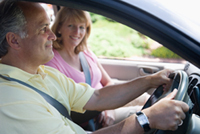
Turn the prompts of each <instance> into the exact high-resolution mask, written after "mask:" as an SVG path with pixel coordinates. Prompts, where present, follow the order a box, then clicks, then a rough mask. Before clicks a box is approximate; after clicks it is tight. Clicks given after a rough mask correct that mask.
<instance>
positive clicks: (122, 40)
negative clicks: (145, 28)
mask: <svg viewBox="0 0 200 134" xmlns="http://www.w3.org/2000/svg"><path fill="white" fill-rule="evenodd" d="M90 15H91V19H92V22H93V25H92V32H91V35H90V37H89V40H88V44H89V47H90V49H91V50H92V51H93V52H94V53H95V54H96V55H97V56H106V57H131V56H144V55H145V56H148V55H149V56H150V55H152V56H154V57H160V58H180V57H179V56H178V55H176V54H174V53H173V52H172V51H170V50H168V49H166V48H164V47H161V48H158V49H156V50H153V52H151V49H149V48H150V44H152V42H153V40H151V39H150V38H148V37H146V36H145V35H143V34H141V33H139V32H137V31H135V30H133V29H132V28H129V27H127V26H125V25H123V24H120V23H117V22H115V21H113V20H111V19H109V18H106V17H103V16H101V15H97V14H94V13H90ZM147 52H148V53H147Z"/></svg>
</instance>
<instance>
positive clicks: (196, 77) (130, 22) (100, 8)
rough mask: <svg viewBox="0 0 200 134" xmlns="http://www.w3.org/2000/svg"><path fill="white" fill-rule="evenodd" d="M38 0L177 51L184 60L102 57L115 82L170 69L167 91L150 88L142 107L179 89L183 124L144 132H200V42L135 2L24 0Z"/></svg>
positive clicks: (147, 133) (153, 133) (177, 97)
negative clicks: (104, 21)
mask: <svg viewBox="0 0 200 134" xmlns="http://www.w3.org/2000/svg"><path fill="white" fill-rule="evenodd" d="M26 1H33V2H40V3H47V4H52V5H54V6H55V7H56V9H54V12H55V13H56V12H57V10H59V9H58V8H59V6H68V7H71V8H77V9H81V10H86V11H89V12H92V13H96V14H100V15H103V16H106V17H108V18H112V19H113V20H115V21H117V22H119V23H122V24H124V25H127V26H129V27H131V28H133V29H135V30H136V31H139V32H141V33H142V34H144V35H147V36H148V37H150V38H152V39H153V40H155V41H157V42H159V43H161V44H162V45H163V46H165V47H167V48H168V49H170V50H172V51H173V52H175V53H176V54H178V55H180V56H181V57H182V58H183V59H184V60H185V62H184V63H168V62H159V61H156V62H149V61H148V60H145V61H128V60H117V59H105V58H103V59H101V58H99V59H98V60H99V62H100V63H101V64H102V66H103V67H104V69H105V70H106V72H107V73H108V74H109V76H110V77H111V78H112V80H113V81H114V82H115V84H119V83H122V82H125V81H128V80H130V79H134V78H137V77H140V76H145V75H149V74H153V73H156V72H158V71H160V70H162V69H166V68H168V69H173V70H174V73H173V74H171V75H170V78H171V79H172V80H173V82H172V86H171V87H170V90H169V92H167V93H163V90H162V87H158V88H156V89H151V90H150V91H149V93H150V94H151V96H150V98H149V99H148V101H147V102H146V104H145V105H144V107H143V108H147V107H150V106H151V105H153V104H154V103H156V102H157V101H159V100H160V99H162V98H163V97H165V96H166V95H167V94H168V93H170V92H172V91H173V90H174V88H176V89H178V94H177V96H176V98H175V99H176V100H180V101H184V102H186V103H187V104H188V105H189V107H190V110H189V111H188V112H187V113H186V119H185V120H184V121H183V125H182V126H181V127H179V128H178V129H177V130H176V131H161V130H151V131H150V132H146V134H199V133H200V127H199V126H200V117H199V116H200V69H199V67H200V60H199V58H198V57H199V56H200V43H199V42H198V41H197V40H195V39H193V38H191V37H189V36H187V35H186V34H184V33H182V32H180V31H179V30H177V29H176V28H174V27H172V26H170V25H169V24H167V23H166V22H163V21H161V20H160V19H159V18H156V17H155V16H153V15H151V14H148V13H147V12H146V11H144V10H142V9H140V8H139V7H137V6H134V5H130V4H129V3H127V1H128V0H127V1H126V0H125V1H123V0H122V1H115V0H111V1H108V0H101V1H98V0H94V1H93V0H86V1H84V0H57V1H54V0H26Z"/></svg>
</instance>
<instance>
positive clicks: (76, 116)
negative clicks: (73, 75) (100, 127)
mask: <svg viewBox="0 0 200 134" xmlns="http://www.w3.org/2000/svg"><path fill="white" fill-rule="evenodd" d="M79 58H80V61H81V66H82V69H83V72H84V74H85V81H86V83H87V84H89V85H90V86H91V76H90V70H89V65H88V62H87V60H86V58H85V55H84V54H83V52H79ZM100 113H101V112H99V111H89V110H87V111H86V112H85V113H83V114H82V113H77V112H74V111H71V117H72V120H73V121H74V122H75V123H77V124H82V123H85V122H87V121H91V119H93V118H95V117H97V116H98V115H99V114H100ZM90 125H92V126H91V127H92V128H91V129H92V130H90V131H95V126H93V125H94V124H93V123H91V124H90Z"/></svg>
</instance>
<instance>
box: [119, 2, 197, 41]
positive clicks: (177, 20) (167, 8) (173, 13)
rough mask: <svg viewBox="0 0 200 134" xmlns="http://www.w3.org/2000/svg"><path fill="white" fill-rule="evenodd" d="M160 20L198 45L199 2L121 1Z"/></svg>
mask: <svg viewBox="0 0 200 134" xmlns="http://www.w3.org/2000/svg"><path fill="white" fill-rule="evenodd" d="M122 1H124V2H126V3H129V4H131V5H134V6H136V7H138V8H140V9H142V10H144V11H147V12H148V13H151V14H152V15H154V16H156V17H158V18H160V19H161V20H163V21H165V22H166V23H168V24H170V25H172V26H173V27H175V28H177V29H179V30H180V31H183V32H184V33H186V34H187V35H188V36H190V37H192V38H194V39H195V40H196V41H198V42H199V43H200V38H199V37H200V32H199V31H200V17H199V12H200V8H199V7H198V6H199V4H198V1H199V0H173V1H172V0H122Z"/></svg>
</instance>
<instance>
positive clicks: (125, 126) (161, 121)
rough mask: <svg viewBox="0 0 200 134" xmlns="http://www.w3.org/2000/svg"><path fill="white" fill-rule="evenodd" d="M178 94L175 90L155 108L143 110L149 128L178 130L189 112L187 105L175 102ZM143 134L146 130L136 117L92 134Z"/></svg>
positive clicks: (156, 104) (133, 116)
mask: <svg viewBox="0 0 200 134" xmlns="http://www.w3.org/2000/svg"><path fill="white" fill-rule="evenodd" d="M176 93H177V90H174V91H173V92H172V93H170V94H169V95H168V96H167V97H165V98H163V99H162V100H160V101H158V102H157V103H155V104H154V105H153V106H151V107H149V108H147V109H144V110H142V112H143V113H145V115H146V116H147V118H148V120H149V126H150V128H152V129H159V130H173V131H174V130H176V129H177V128H178V124H180V122H181V120H183V119H184V118H185V114H184V113H185V112H187V111H188V110H189V107H188V105H187V104H186V103H184V102H181V101H177V100H173V98H174V97H175V95H176ZM104 133H109V134H143V133H144V129H143V128H142V127H141V126H140V124H139V122H138V121H137V119H136V115H135V114H133V115H132V116H130V117H128V118H127V119H125V120H123V121H121V122H120V123H117V124H115V125H112V126H109V127H106V128H103V129H100V130H98V131H96V132H94V133H92V134H104Z"/></svg>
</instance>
